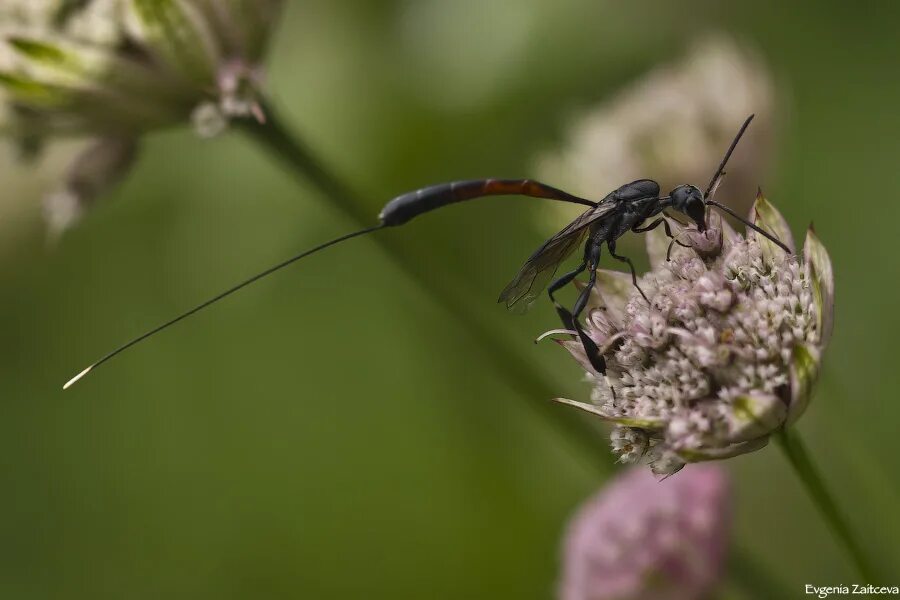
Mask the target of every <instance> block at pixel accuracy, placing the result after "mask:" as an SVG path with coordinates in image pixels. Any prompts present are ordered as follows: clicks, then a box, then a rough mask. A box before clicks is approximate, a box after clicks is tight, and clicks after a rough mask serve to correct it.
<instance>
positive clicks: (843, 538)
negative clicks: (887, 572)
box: [775, 429, 876, 584]
mask: <svg viewBox="0 0 900 600" xmlns="http://www.w3.org/2000/svg"><path fill="white" fill-rule="evenodd" d="M775 439H776V440H777V441H778V444H779V446H781V450H782V452H784V454H785V456H786V457H787V459H788V462H790V463H791V466H792V467H793V468H794V472H795V473H796V474H797V476H798V477H799V478H800V481H801V482H802V483H803V486H804V487H805V488H806V492H807V493H808V494H809V497H810V498H811V499H812V501H813V503H814V504H815V505H816V508H817V509H818V510H819V512H820V513H821V515H822V516H823V517H824V518H825V522H826V523H828V526H829V527H830V528H831V531H832V533H834V535H835V537H837V539H838V540H839V541H840V542H841V543H842V544H843V546H844V549H845V550H846V551H847V554H849V555H850V559H851V560H852V561H853V564H854V566H855V567H856V569H857V570H858V571H859V573H860V575H862V576H863V578H864V579H865V580H866V583H871V584H874V583H876V581H875V570H874V569H873V568H872V565H871V563H869V561H868V558H867V557H866V555H865V553H864V552H863V550H862V547H861V546H860V545H859V542H858V541H857V539H856V537H855V536H854V534H853V531H852V530H851V529H850V525H849V523H848V521H847V518H846V516H845V515H844V513H843V511H841V509H840V508H839V507H838V505H837V503H836V502H835V500H834V497H833V496H832V495H831V493H830V492H829V491H828V488H826V487H825V482H824V480H823V479H822V475H821V474H820V473H819V470H818V469H817V468H816V466H815V465H814V464H813V462H812V459H811V458H810V456H809V452H808V451H807V449H806V444H804V443H803V440H801V439H800V435H799V434H798V433H797V432H796V431H795V430H793V429H782V430H781V431H779V432H778V433H777V434H776V437H775Z"/></svg>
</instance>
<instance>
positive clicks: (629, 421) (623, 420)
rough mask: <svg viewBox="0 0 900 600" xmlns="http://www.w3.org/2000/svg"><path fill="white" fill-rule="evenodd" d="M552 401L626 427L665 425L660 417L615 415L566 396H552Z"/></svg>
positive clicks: (659, 426)
mask: <svg viewBox="0 0 900 600" xmlns="http://www.w3.org/2000/svg"><path fill="white" fill-rule="evenodd" d="M553 401H554V402H559V403H560V404H566V405H568V406H573V407H575V408H577V409H579V410H583V411H584V412H587V413H590V414H592V415H595V416H598V417H600V418H601V419H603V420H604V421H608V422H610V423H616V424H617V425H625V426H626V427H638V428H640V429H659V428H661V427H663V426H664V425H665V422H664V421H662V420H661V419H634V418H629V417H616V416H613V415H610V414H607V413H606V412H604V410H603V409H602V408H601V407H599V406H596V405H594V404H588V403H587V402H579V401H578V400H569V399H568V398H554V399H553Z"/></svg>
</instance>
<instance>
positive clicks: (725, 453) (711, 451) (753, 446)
mask: <svg viewBox="0 0 900 600" xmlns="http://www.w3.org/2000/svg"><path fill="white" fill-rule="evenodd" d="M768 443H769V436H768V435H764V436H761V437H758V438H756V439H753V440H747V441H746V442H738V443H736V444H731V445H728V446H722V447H720V448H704V449H702V450H679V451H678V456H680V457H681V458H682V459H683V460H685V461H686V462H689V463H693V462H704V461H708V460H724V459H726V458H734V457H735V456H740V455H741V454H749V453H750V452H756V451H757V450H760V449H762V448H765V447H766V444H768Z"/></svg>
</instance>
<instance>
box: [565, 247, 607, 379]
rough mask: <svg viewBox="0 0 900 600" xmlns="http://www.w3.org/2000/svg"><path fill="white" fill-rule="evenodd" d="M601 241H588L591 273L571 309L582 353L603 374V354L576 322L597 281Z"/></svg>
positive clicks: (604, 370) (604, 369) (587, 252)
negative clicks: (582, 349) (582, 348)
mask: <svg viewBox="0 0 900 600" xmlns="http://www.w3.org/2000/svg"><path fill="white" fill-rule="evenodd" d="M601 243H602V242H595V241H594V240H591V241H589V242H588V244H589V246H588V248H587V249H586V252H585V254H586V255H587V257H586V258H587V263H588V268H589V269H590V272H591V274H590V277H589V279H588V284H587V287H585V288H584V289H583V290H581V293H580V294H579V295H578V300H576V301H575V307H574V308H573V309H572V324H573V325H574V326H575V331H577V332H578V339H579V340H580V341H581V345H582V346H584V353H585V354H586V355H587V359H588V360H589V361H590V363H591V366H592V367H594V369H595V370H596V371H597V372H598V373H600V374H601V375H605V374H606V360H605V359H604V358H603V355H602V354H600V348H598V347H597V344H596V343H595V342H594V340H592V339H591V338H590V337H589V336H588V335H587V334H586V333H585V332H584V329H583V328H582V327H581V323H579V322H578V317H579V315H581V312H582V311H583V310H584V309H585V307H586V306H587V303H588V300H590V298H591V291H592V290H593V289H594V284H595V283H597V265H598V263H599V262H600V249H601Z"/></svg>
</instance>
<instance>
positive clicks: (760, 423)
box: [729, 394, 787, 442]
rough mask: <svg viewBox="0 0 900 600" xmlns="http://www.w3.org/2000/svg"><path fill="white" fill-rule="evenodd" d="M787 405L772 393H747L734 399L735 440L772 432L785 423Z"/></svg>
mask: <svg viewBox="0 0 900 600" xmlns="http://www.w3.org/2000/svg"><path fill="white" fill-rule="evenodd" d="M786 416H787V407H786V406H785V404H784V401H782V399H781V398H778V397H777V396H774V395H771V394H746V395H743V396H738V397H736V398H735V399H734V400H732V404H731V418H730V425H731V434H730V436H729V439H730V440H731V441H733V442H744V441H747V440H751V439H754V438H757V437H760V436H763V435H768V434H770V433H772V431H774V430H775V429H777V428H778V427H780V426H781V425H782V423H784V420H785V417H786Z"/></svg>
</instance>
